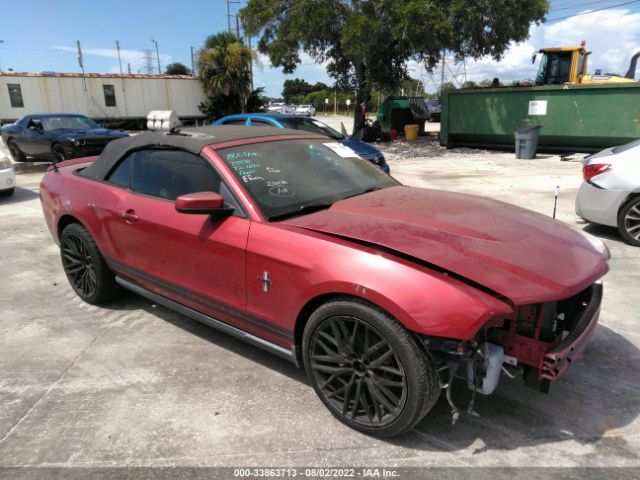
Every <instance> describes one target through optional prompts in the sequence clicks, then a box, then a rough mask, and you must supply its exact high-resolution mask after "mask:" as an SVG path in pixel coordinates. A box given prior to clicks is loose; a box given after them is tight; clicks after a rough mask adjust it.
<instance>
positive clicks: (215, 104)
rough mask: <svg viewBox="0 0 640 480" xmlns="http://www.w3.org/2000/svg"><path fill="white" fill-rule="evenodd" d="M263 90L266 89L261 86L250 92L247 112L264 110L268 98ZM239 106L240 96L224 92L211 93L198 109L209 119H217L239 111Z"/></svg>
mask: <svg viewBox="0 0 640 480" xmlns="http://www.w3.org/2000/svg"><path fill="white" fill-rule="evenodd" d="M263 92H264V89H263V88H262V87H260V88H256V89H255V90H253V91H252V92H251V93H249V95H248V96H247V104H246V105H247V106H246V111H247V112H263V111H264V106H265V105H266V104H267V102H268V100H267V98H266V97H264V96H263ZM239 108H240V97H239V96H238V95H237V94H233V93H232V94H229V95H224V94H222V93H217V94H215V95H211V96H209V98H207V100H205V101H204V102H202V103H201V104H200V105H198V110H200V111H201V112H202V113H203V114H204V115H206V116H207V118H208V119H209V120H216V119H218V118H220V117H224V116H225V115H231V114H234V113H238V109H239Z"/></svg>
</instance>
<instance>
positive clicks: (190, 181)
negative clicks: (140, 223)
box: [131, 150, 220, 200]
mask: <svg viewBox="0 0 640 480" xmlns="http://www.w3.org/2000/svg"><path fill="white" fill-rule="evenodd" d="M131 189H132V190H133V191H134V192H137V193H143V194H145V195H152V196H154V197H159V198H164V199H167V200H175V199H176V198H177V197H179V196H180V195H184V194H187V193H194V192H219V191H220V177H219V176H218V174H217V173H216V172H215V171H214V170H213V168H212V167H211V165H208V164H207V161H206V160H205V159H203V158H201V157H199V156H197V155H194V154H192V153H189V152H185V151H182V150H141V151H139V152H137V153H136V156H135V159H134V162H133V165H132V171H131Z"/></svg>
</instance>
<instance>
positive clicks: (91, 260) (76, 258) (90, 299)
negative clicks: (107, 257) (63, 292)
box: [60, 223, 119, 304]
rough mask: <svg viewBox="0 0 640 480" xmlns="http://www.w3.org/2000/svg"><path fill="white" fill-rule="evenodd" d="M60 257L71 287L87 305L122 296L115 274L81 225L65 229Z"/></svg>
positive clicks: (75, 224)
mask: <svg viewBox="0 0 640 480" xmlns="http://www.w3.org/2000/svg"><path fill="white" fill-rule="evenodd" d="M60 256H61V258H62V267H63V268H64V273H65V274H66V275H67V278H68V280H69V283H70V284H71V287H72V288H73V290H74V291H75V292H76V293H77V294H78V296H79V297H80V298H81V299H82V300H84V301H85V302H87V303H91V304H98V303H103V302H105V301H107V300H110V299H111V298H113V297H114V296H115V295H116V294H117V293H118V292H119V287H118V285H117V284H116V282H115V277H114V275H113V273H112V272H111V271H110V270H109V267H108V266H107V264H106V262H105V261H104V258H103V257H102V254H101V253H100V251H99V250H98V247H97V245H96V243H95V241H94V240H93V238H92V237H91V235H90V234H89V232H88V231H87V230H86V229H85V228H84V227H83V226H82V225H79V224H77V223H72V224H70V225H67V226H66V227H65V228H64V230H63V231H62V234H61V235H60Z"/></svg>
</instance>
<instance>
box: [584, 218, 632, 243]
mask: <svg viewBox="0 0 640 480" xmlns="http://www.w3.org/2000/svg"><path fill="white" fill-rule="evenodd" d="M583 230H584V231H585V232H587V233H590V234H591V235H594V236H596V237H599V238H604V239H606V240H611V241H614V242H618V243H623V244H624V243H625V242H624V240H623V239H622V236H621V235H620V232H619V231H618V229H617V228H616V227H608V226H606V225H596V224H594V223H590V224H588V225H586V226H585V227H584V229H583Z"/></svg>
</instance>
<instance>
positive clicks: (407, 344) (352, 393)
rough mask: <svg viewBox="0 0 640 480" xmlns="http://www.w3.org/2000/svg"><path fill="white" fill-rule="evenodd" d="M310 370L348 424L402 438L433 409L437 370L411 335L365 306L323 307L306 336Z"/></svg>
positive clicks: (319, 390) (328, 403)
mask: <svg viewBox="0 0 640 480" xmlns="http://www.w3.org/2000/svg"><path fill="white" fill-rule="evenodd" d="M303 358H304V364H305V370H306V372H307V376H308V378H309V381H310V382H311V384H312V385H313V388H314V389H315V391H316V394H317V395H318V396H319V397H320V400H322V403H324V405H325V406H326V407H327V408H328V409H329V411H330V412H331V413H332V414H333V415H334V416H335V417H336V418H337V419H338V420H340V421H341V422H343V423H345V424H346V425H348V426H350V427H351V428H354V429H356V430H359V431H361V432H364V433H367V434H369V435H375V436H379V437H390V436H394V435H400V434H402V433H404V432H406V431H408V430H410V429H411V428H413V427H414V426H415V425H416V424H417V423H418V422H419V421H420V420H421V419H422V418H423V417H424V416H425V415H426V414H427V412H429V410H431V408H432V407H433V405H434V404H435V402H436V400H437V399H438V396H439V394H440V382H439V377H438V372H437V370H436V368H435V366H434V364H433V362H432V360H431V359H430V358H429V357H428V356H427V355H426V354H425V353H424V352H423V351H422V350H421V349H420V347H419V346H418V345H417V343H416V341H415V340H414V338H413V337H412V336H411V334H410V333H409V332H408V331H407V330H406V329H405V328H404V327H403V326H402V325H401V324H400V323H399V322H398V321H396V320H395V319H394V318H392V317H390V316H389V315H388V314H387V313H386V312H384V311H383V310H381V309H379V308H377V307H374V306H372V305H370V304H368V303H366V302H364V301H360V300H354V299H343V300H336V301H332V302H329V303H326V304H324V305H322V306H321V307H319V308H318V309H317V310H316V311H315V312H313V314H312V315H311V317H310V318H309V322H308V323H307V325H306V327H305V330H304V334H303Z"/></svg>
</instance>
